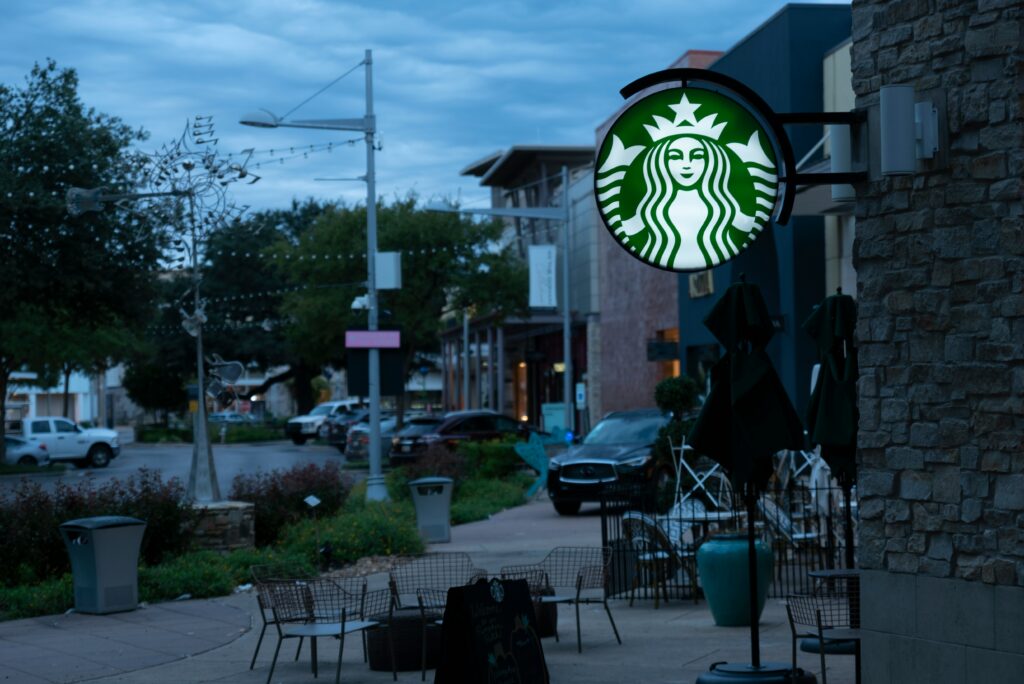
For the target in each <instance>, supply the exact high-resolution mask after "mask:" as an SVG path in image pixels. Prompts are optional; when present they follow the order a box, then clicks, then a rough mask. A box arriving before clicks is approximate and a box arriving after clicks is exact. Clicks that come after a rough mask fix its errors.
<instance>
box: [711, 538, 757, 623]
mask: <svg viewBox="0 0 1024 684" xmlns="http://www.w3.org/2000/svg"><path fill="white" fill-rule="evenodd" d="M754 548H755V550H756V552H757V615H758V618H760V616H761V611H762V610H764V602H765V599H766V598H768V585H769V584H770V583H771V579H772V550H771V547H769V546H767V545H765V544H764V542H762V541H761V540H760V539H758V540H757V542H756V544H755V547H754ZM747 563H748V561H747V535H745V534H723V535H719V536H716V537H712V538H711V539H709V540H708V541H706V542H704V543H703V544H701V547H700V549H698V550H697V572H698V573H700V581H701V586H703V587H704V596H705V597H706V598H707V600H708V607H709V608H711V616H712V617H713V618H714V619H715V624H716V625H718V626H719V627H740V626H743V625H749V624H750V575H749V572H748V571H747V568H748V565H747Z"/></svg>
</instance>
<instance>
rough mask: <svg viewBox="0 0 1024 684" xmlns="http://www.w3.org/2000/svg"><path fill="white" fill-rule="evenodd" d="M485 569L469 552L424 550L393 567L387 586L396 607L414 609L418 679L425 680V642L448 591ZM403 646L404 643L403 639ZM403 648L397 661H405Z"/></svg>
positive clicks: (479, 575) (434, 628)
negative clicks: (417, 621)
mask: <svg viewBox="0 0 1024 684" xmlns="http://www.w3.org/2000/svg"><path fill="white" fill-rule="evenodd" d="M486 577H487V571H486V570H481V569H480V568H478V567H476V566H474V565H473V560H472V559H471V558H470V557H469V554H467V553H462V552H458V551H443V552H436V553H426V554H424V555H422V556H417V557H414V558H411V559H410V560H408V561H407V562H405V563H402V564H400V565H398V566H396V567H395V568H393V569H392V570H391V572H390V575H389V585H390V587H391V594H392V597H393V600H394V605H395V608H396V609H398V610H402V609H406V608H417V609H418V610H419V619H420V668H421V678H422V679H424V680H425V679H426V672H427V661H428V657H427V656H428V655H429V653H428V648H427V647H428V644H430V643H433V640H432V638H431V637H433V636H434V635H435V633H436V632H437V626H438V625H439V624H440V620H439V619H438V616H439V615H440V614H443V613H444V609H445V603H446V602H447V600H448V590H449V589H450V588H451V587H460V586H464V585H467V584H472V583H473V582H475V581H477V580H478V579H480V578H486ZM402 645H403V647H406V646H407V644H406V642H405V640H403V644H402ZM405 659H406V654H405V648H403V652H402V653H400V654H399V660H401V661H402V662H403V663H404V662H405Z"/></svg>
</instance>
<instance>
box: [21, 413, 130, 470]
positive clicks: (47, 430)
mask: <svg viewBox="0 0 1024 684" xmlns="http://www.w3.org/2000/svg"><path fill="white" fill-rule="evenodd" d="M21 430H22V434H21V437H22V438H23V439H25V441H27V442H31V443H32V444H40V443H42V444H45V445H46V449H47V451H48V452H49V453H50V460H51V461H71V462H72V463H74V464H75V466H76V467H78V468H85V467H86V466H89V465H92V466H93V467H96V468H106V467H107V466H108V465H110V460H111V459H112V458H115V457H117V455H118V454H119V453H121V443H120V441H119V438H118V436H117V432H115V431H114V430H108V429H106V428H82V427H79V426H78V425H76V424H75V423H73V422H72V421H70V420H68V419H67V418H60V417H50V416H32V417H30V418H26V419H25V420H24V421H22V426H21Z"/></svg>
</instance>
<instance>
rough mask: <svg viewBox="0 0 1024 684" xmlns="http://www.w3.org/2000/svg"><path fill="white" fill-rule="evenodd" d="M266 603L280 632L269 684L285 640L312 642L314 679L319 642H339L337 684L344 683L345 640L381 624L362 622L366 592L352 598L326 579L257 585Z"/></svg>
mask: <svg viewBox="0 0 1024 684" xmlns="http://www.w3.org/2000/svg"><path fill="white" fill-rule="evenodd" d="M257 589H258V591H260V592H261V594H262V595H263V598H264V601H265V602H266V603H267V604H268V605H269V606H270V609H271V612H272V613H273V616H274V623H273V624H274V627H275V628H276V629H277V646H276V648H275V649H274V659H273V660H272V661H271V663H270V672H268V673H267V684H270V682H271V680H272V679H273V677H274V669H275V668H276V666H277V658H278V655H279V654H280V651H281V644H282V643H283V642H284V641H285V639H300V640H301V639H304V638H306V637H308V638H309V642H310V658H311V661H312V662H311V665H312V670H313V676H314V677H316V676H317V674H318V663H317V638H319V637H332V638H336V639H338V665H337V669H336V671H335V675H334V681H335V684H338V682H340V681H341V661H342V657H343V655H344V651H345V636H346V635H347V634H351V633H352V632H361V631H363V630H366V629H368V628H370V627H375V626H377V625H379V624H380V623H379V622H377V621H374V620H363V619H361V616H362V615H363V610H364V607H365V603H366V596H367V594H366V592H365V591H364V592H363V593H362V594H361V595H356V594H351V593H349V592H347V591H345V589H343V588H342V587H341V586H340V585H339V584H338V583H337V582H335V581H333V580H330V579H325V578H314V579H284V580H280V579H271V580H266V581H264V582H262V583H260V584H259V585H257Z"/></svg>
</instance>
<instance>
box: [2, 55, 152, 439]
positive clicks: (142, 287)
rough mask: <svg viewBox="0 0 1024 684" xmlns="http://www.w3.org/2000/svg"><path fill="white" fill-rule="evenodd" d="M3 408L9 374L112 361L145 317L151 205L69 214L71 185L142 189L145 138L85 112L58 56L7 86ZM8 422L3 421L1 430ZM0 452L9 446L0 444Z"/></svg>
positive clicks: (113, 120) (148, 291)
mask: <svg viewBox="0 0 1024 684" xmlns="http://www.w3.org/2000/svg"><path fill="white" fill-rule="evenodd" d="M0 122H2V124H0V226H2V228H0V233H2V237H3V238H4V239H3V240H0V263H3V265H4V267H3V268H2V269H0V291H2V292H3V293H4V296H3V298H2V300H0V413H3V409H4V402H5V401H6V397H7V387H6V382H7V379H8V378H9V377H10V374H11V373H12V372H14V371H17V370H22V369H23V368H25V367H28V368H30V369H31V370H35V371H37V372H41V373H43V374H47V375H50V374H52V373H54V372H57V370H58V369H59V368H60V367H61V366H62V365H63V364H64V363H65V362H68V361H69V358H66V357H65V355H64V352H65V350H64V348H63V346H64V345H63V343H65V342H67V341H68V340H71V339H77V340H78V342H77V343H76V352H75V354H74V356H75V357H76V358H74V359H70V361H72V362H74V363H75V364H76V365H79V364H83V363H86V364H90V365H91V364H94V363H95V364H99V365H104V364H105V363H106V362H107V360H108V358H107V357H108V355H113V356H117V355H119V353H118V352H119V350H121V349H123V347H122V346H121V345H120V344H118V345H115V347H116V348H112V347H111V346H110V344H109V343H110V342H111V340H112V338H113V336H114V335H116V331H117V329H118V328H125V329H129V330H131V329H135V327H136V326H139V325H140V324H141V323H142V322H143V321H146V320H147V319H148V317H149V312H150V311H151V309H152V303H153V287H154V283H155V282H156V278H155V274H156V270H157V268H158V266H159V263H158V257H159V249H160V246H161V245H160V238H159V236H158V231H157V230H156V227H155V226H154V225H153V224H152V223H151V222H150V220H149V218H148V217H147V215H146V213H145V212H130V211H126V210H122V209H120V208H118V207H114V206H112V207H109V208H108V209H107V210H106V211H103V212H99V213H89V214H84V215H82V216H78V217H72V216H70V215H69V214H68V211H67V206H66V203H65V199H64V198H65V192H66V191H67V189H68V188H70V187H82V188H94V187H98V186H106V187H110V188H114V189H117V190H121V191H132V190H134V189H135V188H134V179H135V177H136V175H137V172H138V170H139V169H140V163H141V161H140V159H139V158H138V157H137V156H136V155H134V154H133V153H132V151H131V148H132V146H133V145H134V144H135V143H136V142H138V141H140V140H143V139H145V134H144V133H143V132H141V131H135V130H132V129H131V128H130V127H129V126H127V125H125V124H124V123H122V122H121V121H120V120H119V119H117V118H115V117H111V116H107V115H105V114H100V113H98V112H95V111H94V110H91V109H87V108H86V106H85V105H84V104H83V103H82V101H81V100H80V99H79V97H78V77H77V75H76V74H75V72H74V70H72V69H60V68H58V67H57V65H56V63H54V62H53V61H48V62H47V63H46V64H43V65H39V64H37V65H35V66H34V67H33V68H32V71H31V72H30V73H29V75H28V77H27V78H26V80H25V83H24V85H23V86H21V87H14V86H8V85H0ZM2 431H3V427H2V425H0V433H2ZM0 449H2V447H0Z"/></svg>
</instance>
